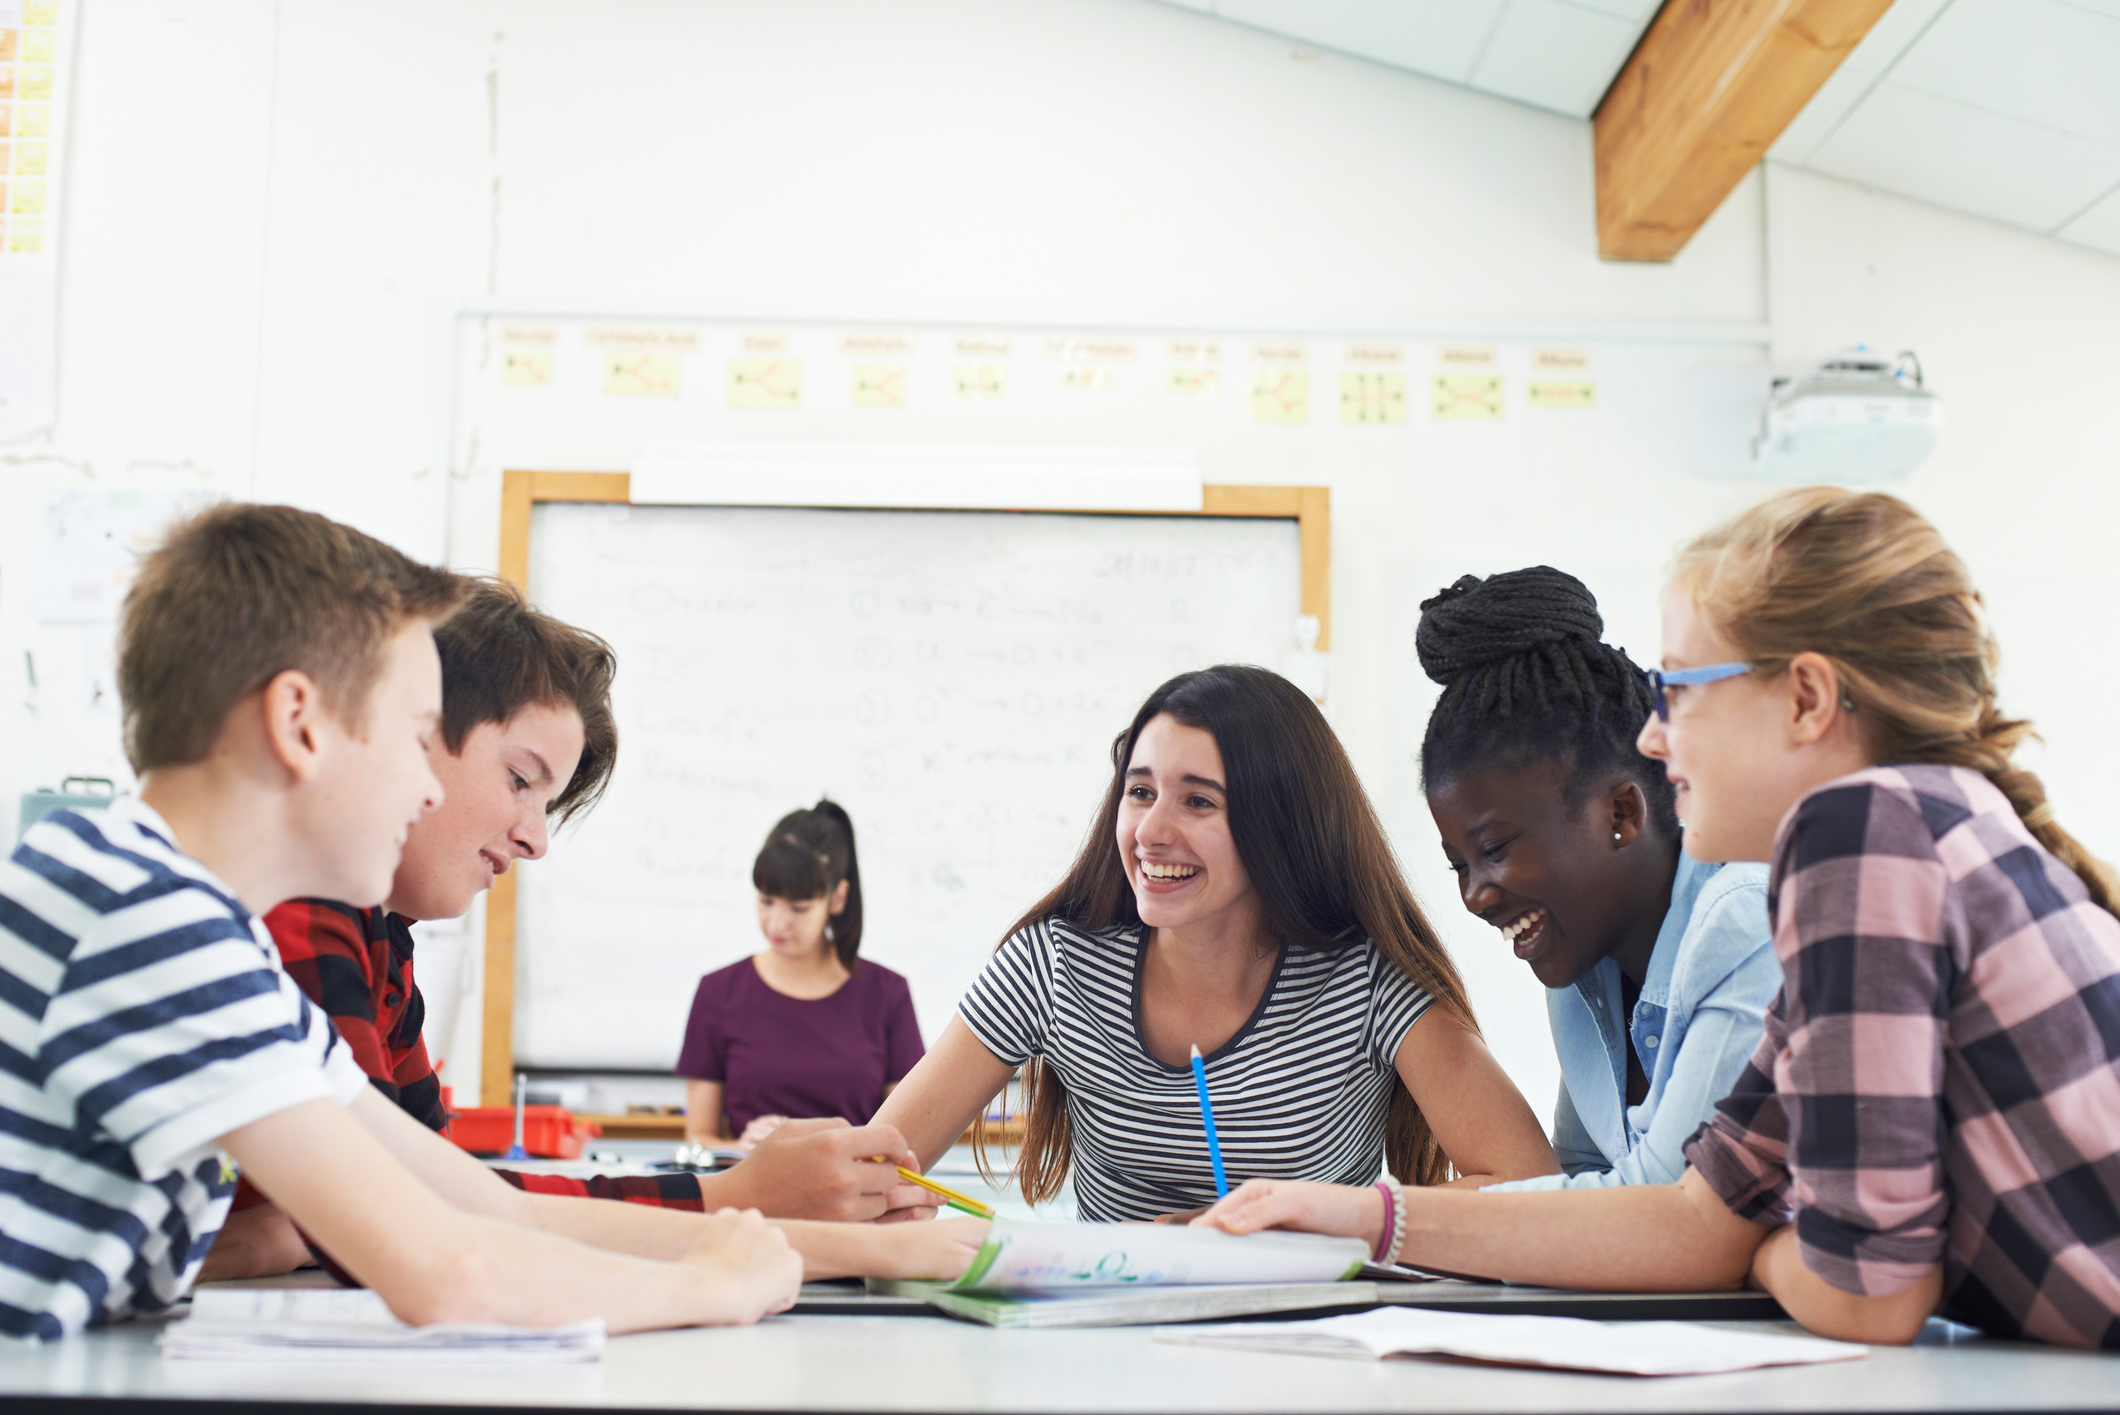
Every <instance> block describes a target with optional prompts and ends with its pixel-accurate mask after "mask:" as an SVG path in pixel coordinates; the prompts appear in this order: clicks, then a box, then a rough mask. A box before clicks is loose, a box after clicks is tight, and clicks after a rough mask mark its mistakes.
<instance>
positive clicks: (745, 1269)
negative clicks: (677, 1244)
mask: <svg viewBox="0 0 2120 1415" xmlns="http://www.w3.org/2000/svg"><path fill="white" fill-rule="evenodd" d="M680 1261H681V1262H684V1263H686V1264H688V1265H690V1266H693V1267H697V1268H703V1269H705V1270H706V1272H707V1273H708V1274H709V1275H710V1276H711V1277H712V1279H713V1284H712V1289H711V1291H710V1292H709V1293H708V1295H707V1303H706V1310H705V1313H704V1314H703V1315H702V1316H701V1317H700V1322H701V1324H703V1325H706V1326H744V1325H748V1324H749V1323H751V1322H755V1321H757V1320H758V1319H759V1318H760V1317H770V1316H772V1315H773V1314H774V1313H775V1312H785V1311H786V1310H787V1309H788V1308H790V1307H792V1306H794V1305H795V1298H796V1296H797V1294H799V1293H800V1292H801V1291H802V1258H801V1256H800V1255H799V1254H797V1253H796V1251H795V1250H794V1249H793V1248H790V1247H789V1246H788V1240H787V1235H786V1234H784V1233H782V1232H781V1231H780V1230H779V1229H777V1228H775V1227H773V1226H772V1225H771V1224H769V1223H767V1222H766V1221H765V1220H764V1219H763V1218H761V1217H760V1216H759V1213H758V1210H756V1209H723V1210H722V1211H721V1212H719V1213H715V1214H709V1215H707V1219H706V1227H705V1230H704V1231H703V1232H702V1233H701V1234H700V1235H699V1237H698V1238H697V1239H695V1240H694V1241H693V1243H692V1246H691V1247H690V1248H688V1249H686V1250H685V1255H684V1257H683V1258H682V1259H680Z"/></svg>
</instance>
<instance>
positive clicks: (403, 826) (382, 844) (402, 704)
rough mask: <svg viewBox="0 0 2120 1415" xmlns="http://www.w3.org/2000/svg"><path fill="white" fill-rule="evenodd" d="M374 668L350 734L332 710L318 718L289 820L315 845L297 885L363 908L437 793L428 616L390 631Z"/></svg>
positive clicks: (437, 681) (437, 692)
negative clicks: (431, 751)
mask: <svg viewBox="0 0 2120 1415" xmlns="http://www.w3.org/2000/svg"><path fill="white" fill-rule="evenodd" d="M382 668H383V671H382V673H381V675H380V676H379V677H378V678H377V679H376V683H375V687H374V688H373V689H372V690H371V693H370V697H369V700H368V710H367V712H366V713H365V714H362V715H361V722H362V727H361V730H360V731H359V732H358V733H356V732H350V731H348V730H347V729H346V728H345V727H344V726H343V725H342V724H341V723H340V722H339V721H338V718H337V716H336V715H334V714H324V715H321V716H320V717H319V718H318V720H317V723H316V726H315V728H314V729H313V730H314V732H315V734H316V738H317V745H318V747H319V749H320V750H319V752H318V756H319V758H320V761H321V765H320V768H319V770H318V772H317V775H316V777H315V778H314V781H313V783H312V784H313V786H314V789H313V790H310V791H307V792H305V793H304V795H303V797H302V799H301V803H300V805H299V806H298V808H297V810H298V815H297V819H296V820H295V821H294V822H293V829H294V830H295V831H296V833H297V834H299V836H300V837H301V838H302V839H304V840H311V841H315V842H317V844H318V846H319V847H320V849H319V853H318V858H317V860H316V861H315V869H314V870H313V871H312V872H309V875H310V881H311V884H310V887H309V888H307V889H305V891H304V892H305V893H306V892H314V893H317V894H321V895H324V896H325V897H327V898H332V899H343V900H345V901H346V902H347V903H349V904H355V905H359V906H361V907H364V908H365V907H366V906H368V905H371V904H375V903H378V902H380V901H381V899H382V898H383V896H384V895H385V894H386V893H387V892H388V891H389V889H390V876H391V872H392V871H393V870H395V869H396V868H397V867H398V861H399V857H400V854H401V852H402V851H403V849H404V847H405V843H406V840H407V837H408V835H409V834H410V833H411V832H412V831H414V830H415V829H417V824H416V823H417V822H419V821H420V820H421V819H422V818H423V817H424V816H427V815H428V814H429V813H430V812H431V811H432V810H433V809H434V808H435V807H437V806H439V805H440V804H441V802H442V800H443V797H444V783H442V782H440V781H438V780H437V779H436V777H435V773H434V770H433V769H432V767H431V766H430V765H429V764H428V744H429V743H430V742H432V741H434V740H435V739H437V738H439V737H440V736H441V715H442V667H441V660H440V659H439V658H438V657H436V655H435V651H434V633H433V631H432V630H431V629H429V628H428V627H427V624H426V621H424V620H417V621H414V622H413V623H411V624H408V625H406V626H405V628H403V629H402V630H400V631H399V632H398V633H397V634H396V635H395V636H394V637H393V638H392V639H391V640H390V643H389V645H388V646H387V647H386V648H385V650H384V652H383V657H382Z"/></svg>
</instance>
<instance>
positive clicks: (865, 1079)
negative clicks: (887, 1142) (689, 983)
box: [677, 958, 927, 1135]
mask: <svg viewBox="0 0 2120 1415" xmlns="http://www.w3.org/2000/svg"><path fill="white" fill-rule="evenodd" d="M926 1050H927V1048H925V1047H924V1046H922V1045H921V1042H920V1024H919V1023H918V1022H917V1021H915V1020H914V1017H913V993H912V989H910V988H908V987H907V986H906V982H905V979H904V978H903V977H902V976H900V975H899V974H897V973H894V972H892V971H891V970H890V969H888V968H885V967H882V966H880V965H878V964H875V963H871V962H869V961H868V960H867V959H864V958H857V959H855V960H854V976H852V977H851V978H848V979H847V980H846V982H844V983H843V984H841V985H840V988H839V991H837V992H835V993H833V994H831V995H830V996H829V997H820V998H816V999H814V1000H804V999H802V998H799V997H789V996H788V995H787V994H785V993H778V992H775V991H773V989H771V988H769V987H767V986H766V980H765V979H764V978H761V977H759V976H758V968H757V967H756V965H754V964H753V963H752V961H751V960H750V959H748V958H746V959H744V960H743V961H742V962H740V963H731V964H730V965H729V966H728V967H726V968H723V969H720V970H719V971H717V972H712V973H709V974H707V975H706V976H705V977H704V978H701V979H700V980H699V991H698V992H697V993H696V994H694V996H693V998H692V1018H691V1020H690V1021H689V1022H687V1023H686V1024H685V1046H684V1050H683V1051H681V1052H679V1053H678V1055H677V1074H678V1075H680V1076H690V1077H693V1078H695V1079H697V1080H701V1081H719V1082H721V1084H722V1086H723V1091H722V1097H721V1108H722V1112H723V1113H724V1114H726V1115H727V1116H728V1117H729V1124H730V1125H731V1126H732V1127H733V1128H734V1129H735V1131H736V1133H737V1134H739V1135H740V1134H742V1133H743V1128H744V1127H745V1126H746V1125H749V1124H750V1123H751V1122H752V1121H754V1120H756V1119H757V1118H758V1117H759V1116H761V1115H785V1116H790V1117H792V1118H794V1119H797V1120H804V1119H810V1118H813V1117H820V1116H833V1115H839V1116H844V1117H846V1120H847V1122H848V1123H849V1124H851V1125H866V1124H868V1123H869V1117H870V1116H872V1115H874V1114H875V1113H876V1108H877V1107H878V1106H880V1105H882V1104H883V1088H884V1087H885V1086H887V1085H890V1084H891V1083H892V1082H894V1081H901V1080H904V1079H905V1075H906V1073H907V1072H908V1071H911V1070H912V1069H913V1065H914V1063H916V1062H918V1061H919V1060H920V1058H921V1057H922V1056H923V1055H924V1054H925V1053H926Z"/></svg>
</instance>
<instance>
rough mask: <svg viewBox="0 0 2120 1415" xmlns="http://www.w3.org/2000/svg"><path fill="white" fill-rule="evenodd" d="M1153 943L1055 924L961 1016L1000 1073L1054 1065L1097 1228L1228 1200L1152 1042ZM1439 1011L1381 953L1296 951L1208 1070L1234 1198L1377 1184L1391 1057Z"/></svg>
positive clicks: (1034, 934) (1365, 947) (1186, 1082)
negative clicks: (1144, 1002)
mask: <svg viewBox="0 0 2120 1415" xmlns="http://www.w3.org/2000/svg"><path fill="white" fill-rule="evenodd" d="M1145 940H1146V931H1145V930H1143V929H1141V928H1140V927H1139V926H1131V927H1123V928H1117V929H1111V930H1106V931H1104V932H1100V933H1092V932H1090V931H1088V930H1085V929H1078V928H1076V927H1075V926H1073V925H1071V924H1069V923H1067V922H1066V921H1065V920H1062V919H1048V920H1046V921H1045V922H1044V923H1042V924H1034V925H1032V926H1031V927H1029V928H1027V929H1024V930H1022V931H1021V932H1019V933H1017V934H1016V935H1015V936H1014V937H1012V938H1010V939H1009V941H1008V942H1007V943H1005V944H1003V945H1002V946H1001V950H1000V952H998V953H996V954H995V955H994V957H993V961H991V962H990V963H988V964H987V965H986V969H985V971H983V972H982V973H980V975H979V979H978V981H977V982H975V983H974V984H973V985H972V990H971V991H970V992H969V993H967V994H965V998H964V1001H963V1002H962V1003H960V1004H959V1005H958V1011H959V1012H960V1013H961V1014H962V1015H963V1017H964V1021H965V1025H967V1026H969V1027H970V1028H971V1029H972V1034H973V1035H974V1036H976V1037H978V1038H979V1040H980V1042H981V1043H983V1044H984V1045H985V1046H986V1048H987V1050H989V1051H991V1052H992V1053H993V1054H994V1055H995V1056H996V1057H998V1058H999V1059H1000V1060H1002V1061H1003V1062H1006V1063H1007V1064H1008V1065H1010V1066H1017V1065H1021V1064H1022V1062H1023V1061H1024V1059H1025V1058H1027V1057H1032V1056H1038V1057H1043V1058H1044V1059H1045V1062H1046V1064H1047V1065H1048V1066H1050V1067H1052V1069H1053V1071H1054V1072H1055V1073H1056V1074H1057V1075H1058V1076H1059V1077H1060V1079H1061V1081H1062V1082H1063V1083H1064V1084H1065V1086H1066V1088H1067V1103H1068V1118H1069V1121H1070V1128H1071V1130H1072V1133H1073V1145H1074V1178H1075V1201H1076V1205H1077V1209H1078V1212H1079V1213H1080V1215H1081V1217H1082V1218H1084V1219H1088V1220H1093V1221H1106V1222H1108V1221H1113V1220H1118V1219H1147V1218H1154V1217H1155V1216H1156V1215H1157V1214H1167V1213H1175V1212H1178V1211H1180V1210H1183V1209H1191V1208H1197V1207H1199V1206H1200V1205H1202V1204H1210V1203H1213V1202H1214V1198H1215V1182H1214V1172H1213V1170H1212V1168H1211V1167H1210V1165H1209V1163H1208V1159H1207V1131H1206V1127H1205V1126H1204V1125H1202V1124H1201V1120H1200V1102H1199V1098H1198V1096H1197V1094H1196V1093H1195V1091H1194V1089H1193V1077H1192V1070H1191V1068H1190V1067H1188V1066H1168V1065H1165V1064H1164V1063H1163V1062H1160V1061H1158V1060H1156V1058H1154V1057H1153V1056H1150V1055H1149V1054H1148V1047H1147V1044H1146V1043H1145V1042H1144V1041H1143V1040H1142V1036H1141V965H1142V962H1143V960H1144V959H1145V958H1146V957H1147V953H1148V950H1147V946H1146V942H1145ZM1429 1001H1430V999H1429V996H1428V994H1427V993H1426V992H1425V991H1423V990H1422V989H1421V987H1420V986H1419V985H1417V984H1416V983H1414V982H1413V980H1412V979H1410V978H1408V977H1407V976H1406V975H1405V974H1404V973H1402V972H1400V971H1399V970H1398V968H1396V967H1395V966H1393V965H1392V964H1391V962H1390V961H1389V960H1387V959H1386V958H1384V957H1383V955H1382V954H1380V953H1378V952H1377V950H1376V948H1375V947H1374V946H1373V945H1371V944H1370V943H1368V942H1367V941H1364V942H1363V943H1361V944H1358V945H1353V946H1350V947H1347V948H1343V949H1339V950H1337V951H1335V952H1330V953H1322V952H1312V951H1309V950H1304V949H1294V948H1283V949H1282V950H1281V956H1280V958H1279V959H1278V960H1277V961H1276V962H1275V964H1274V974H1273V980H1272V981H1271V982H1270V983H1268V984H1267V988H1266V995H1265V996H1264V997H1263V998H1261V999H1260V1000H1259V1006H1258V1009H1257V1010H1256V1011H1255V1012H1253V1013H1252V1015H1251V1017H1250V1019H1249V1020H1247V1021H1246V1022H1245V1024H1244V1025H1243V1026H1242V1027H1240V1028H1238V1029H1237V1034H1236V1035H1235V1036H1233V1037H1231V1038H1230V1039H1229V1040H1228V1041H1227V1042H1225V1043H1224V1044H1223V1045H1222V1046H1221V1047H1219V1048H1217V1049H1216V1050H1215V1051H1214V1052H1213V1053H1212V1054H1210V1055H1209V1056H1208V1057H1207V1085H1208V1093H1209V1095H1210V1097H1211V1098H1212V1100H1213V1104H1214V1109H1215V1131H1216V1134H1217V1136H1218V1138H1219V1139H1220V1140H1221V1143H1222V1163H1223V1166H1224V1168H1225V1169H1226V1170H1227V1171H1228V1175H1229V1182H1230V1185H1231V1187H1232V1188H1234V1187H1235V1186H1236V1185H1237V1184H1239V1183H1241V1182H1243V1181H1244V1180H1246V1179H1255V1178H1273V1179H1315V1180H1322V1181H1324V1182H1327V1183H1333V1184H1366V1183H1368V1182H1370V1181H1371V1180H1373V1179H1375V1178H1376V1177H1377V1174H1378V1172H1379V1170H1380V1169H1381V1168H1382V1164H1383V1155H1384V1111H1385V1108H1386V1106H1387V1104H1388V1103H1389V1101H1390V1097H1391V1083H1392V1078H1393V1074H1394V1073H1393V1070H1392V1058H1393V1057H1394V1056H1395V1055H1396V1054H1397V1052H1398V1049H1399V1043H1400V1042H1401V1041H1403V1040H1404V1039H1405V1037H1406V1032H1407V1029H1408V1028H1410V1027H1412V1025H1413V1024H1414V1022H1415V1021H1416V1020H1418V1019H1419V1017H1420V1015H1421V1014H1422V1013H1423V1012H1424V1011H1426V1010H1427V1008H1428V1004H1429Z"/></svg>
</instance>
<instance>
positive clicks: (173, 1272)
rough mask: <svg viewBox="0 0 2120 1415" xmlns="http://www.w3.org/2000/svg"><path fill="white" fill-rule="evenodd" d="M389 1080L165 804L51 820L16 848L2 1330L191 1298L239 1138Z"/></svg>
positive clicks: (66, 1324)
mask: <svg viewBox="0 0 2120 1415" xmlns="http://www.w3.org/2000/svg"><path fill="white" fill-rule="evenodd" d="M367 1084H368V1078H367V1077H366V1076H365V1075H364V1074H363V1073H362V1071H361V1068H360V1065H359V1064H358V1063H357V1062H355V1061H354V1059H353V1054H352V1052H350V1051H349V1050H348V1049H347V1047H346V1045H345V1043H343V1042H342V1041H340V1040H339V1038H338V1034H337V1033H336V1032H335V1031H334V1030H333V1029H332V1026H331V1022H330V1019H329V1018H327V1017H326V1016H325V1015H324V1013H323V1012H322V1011H321V1010H320V1009H318V1008H315V1007H312V1006H310V1004H309V1001H308V999H307V998H305V997H303V996H302V994H301V991H300V990H299V989H297V988H296V987H295V985H294V983H293V982H292V981H291V980H290V979H289V978H288V976H287V974H286V973H285V972H284V971H282V970H281V968H280V965H279V960H278V959H277V957H276V956H275V955H274V953H273V951H272V941H271V938H270V937H269V936H268V935H266V934H265V932H264V930H263V928H262V927H261V926H259V924H258V922H257V921H256V920H255V919H254V918H252V917H251V915H250V912H249V911H248V910H247V909H245V908H244V907H243V905H242V904H241V903H240V902H238V901H237V899H236V897H235V894H234V891H232V890H230V889H229V887H228V886H227V885H226V884H224V883H222V882H221V881H220V880H219V879H217V878H216V877H215V876H214V875H213V874H212V873H211V872H210V871H209V870H207V869H206V867H205V866H203V865H201V864H200V863H199V862H198V861H196V860H193V859H191V858H189V857H188V856H186V855H184V854H183V853H181V852H180V851H179V850H178V849H177V848H176V846H175V845H174V844H173V842H172V838H171V836H170V832H169V827H168V826H167V825H166V824H164V823H163V821H162V818H161V817H160V816H158V815H156V814H155V812H154V811H153V810H151V809H150V808H149V807H147V806H146V805H144V804H143V803H141V802H140V801H138V800H134V799H131V798H127V799H123V800H120V801H118V802H116V803H115V804H113V805H112V806H111V808H110V809H109V810H106V811H89V812H81V813H76V812H71V811H63V812H60V813H58V814H56V815H52V816H48V817H46V818H45V819H44V820H42V821H39V822H38V823H37V824H36V825H33V826H31V827H30V828H29V829H28V830H27V831H24V832H23V835H22V843H21V844H20V845H19V846H17V847H16V849H15V852H14V854H13V855H12V856H11V857H10V858H8V859H6V860H4V861H0V1333H5V1334H6V1335H9V1336H19V1337H31V1338H45V1339H48V1338H52V1337H58V1336H64V1335H66V1334H68V1333H70V1332H77V1331H80V1330H81V1329H82V1328H83V1327H89V1326H97V1325H100V1324H102V1323H104V1322H108V1321H115V1320H117V1319H119V1318H122V1317H126V1316H129V1315H131V1314H132V1313H134V1312H142V1311H156V1310H159V1309H161V1308H164V1307H167V1306H169V1305H170V1304H171V1303H173V1302H175V1301H177V1300H178V1299H180V1298H181V1297H183V1296H184V1295H185V1293H186V1292H187V1291H188V1290H189V1289H190V1287H191V1284H192V1281H193V1280H194V1279H195V1278H196V1277H197V1276H198V1272H199V1262H200V1260H201V1259H202V1258H204V1257H205V1256H206V1250H207V1248H208V1247H209V1246H211V1244H212V1242H213V1237H214V1234H215V1233H216V1232H218V1231H219V1229H220V1227H221V1221H222V1219H223V1218H225V1217H226V1216H227V1213H228V1201H229V1198H230V1196H231V1195H232V1194H233V1193H234V1192H235V1172H234V1171H233V1170H232V1169H230V1168H229V1166H228V1163H227V1157H226V1156H225V1155H224V1154H223V1153H222V1151H221V1149H220V1146H219V1145H218V1143H217V1141H218V1140H219V1138H220V1137H221V1136H223V1135H226V1134H227V1133H228V1132H229V1131H231V1130H235V1129H238V1128H240V1127H241V1126H244V1125H248V1124H249V1123H250V1122H252V1121H254V1120H260V1119H263V1118H264V1117H266V1116H268V1115H272V1114H275V1113H277V1112H279V1111H282V1110H286V1109H287V1108H288V1107H290V1106H295V1105H299V1104H301V1103H302V1102H304V1101H308V1100H315V1099H319V1098H322V1097H325V1096H330V1097H333V1098H335V1099H337V1100H339V1101H340V1102H342V1103H344V1102H350V1101H351V1100H352V1099H353V1098H354V1097H355V1096H357V1095H359V1094H360V1093H361V1091H362V1090H363V1089H365V1088H366V1086H367Z"/></svg>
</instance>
